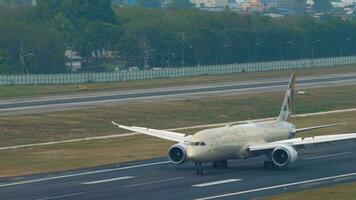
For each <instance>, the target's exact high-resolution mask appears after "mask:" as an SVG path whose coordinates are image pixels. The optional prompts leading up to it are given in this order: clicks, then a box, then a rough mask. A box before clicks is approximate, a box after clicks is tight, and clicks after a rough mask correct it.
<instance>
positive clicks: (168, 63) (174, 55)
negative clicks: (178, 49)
mask: <svg viewBox="0 0 356 200" xmlns="http://www.w3.org/2000/svg"><path fill="white" fill-rule="evenodd" d="M170 55H172V56H173V57H174V58H175V57H176V54H174V53H172V52H169V55H168V59H167V66H168V67H170V60H169V56H170Z"/></svg>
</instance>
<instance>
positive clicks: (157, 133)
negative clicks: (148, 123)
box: [111, 121, 186, 142]
mask: <svg viewBox="0 0 356 200" xmlns="http://www.w3.org/2000/svg"><path fill="white" fill-rule="evenodd" d="M111 123H112V124H114V125H115V126H117V127H119V128H122V129H126V130H129V131H133V132H138V133H143V134H146V135H150V136H154V137H158V138H162V139H165V140H170V141H175V142H182V141H184V140H185V139H186V138H185V134H182V133H176V132H170V131H164V130H156V129H150V128H145V127H138V126H124V125H120V124H117V123H115V122H114V121H112V122H111Z"/></svg>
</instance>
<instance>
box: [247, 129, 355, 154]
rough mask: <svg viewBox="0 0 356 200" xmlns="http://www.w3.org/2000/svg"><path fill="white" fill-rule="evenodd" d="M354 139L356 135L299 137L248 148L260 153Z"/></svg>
mask: <svg viewBox="0 0 356 200" xmlns="http://www.w3.org/2000/svg"><path fill="white" fill-rule="evenodd" d="M352 139H356V133H348V134H339V135H325V136H314V137H304V138H303V137H301V138H293V139H288V140H280V141H276V142H271V143H265V144H258V145H251V146H249V150H250V151H261V150H271V149H274V148H277V147H279V146H281V145H288V146H294V147H296V146H303V145H308V144H321V143H331V142H338V141H345V140H352Z"/></svg>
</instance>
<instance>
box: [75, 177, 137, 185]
mask: <svg viewBox="0 0 356 200" xmlns="http://www.w3.org/2000/svg"><path fill="white" fill-rule="evenodd" d="M131 178H134V176H123V177H118V178H111V179H104V180H98V181H91V182H85V183H81V184H82V185H94V184H99V183H108V182H113V181H119V180H125V179H131Z"/></svg>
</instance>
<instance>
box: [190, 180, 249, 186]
mask: <svg viewBox="0 0 356 200" xmlns="http://www.w3.org/2000/svg"><path fill="white" fill-rule="evenodd" d="M237 181H242V179H226V180H221V181H214V182H209V183H201V184H195V185H192V187H207V186H213V185H220V184H224V183H232V182H237Z"/></svg>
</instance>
